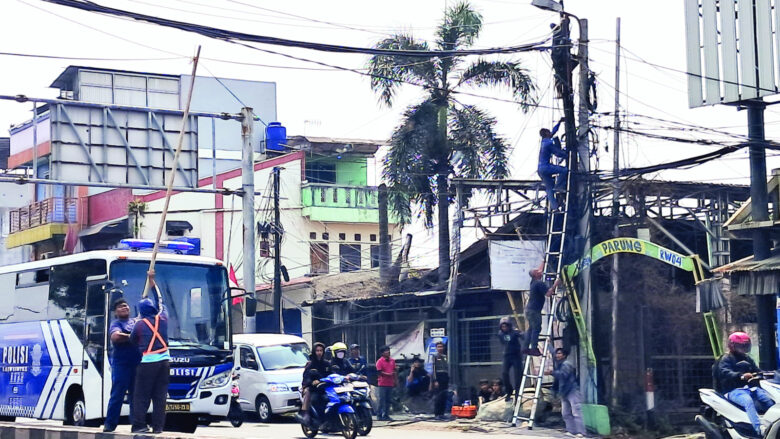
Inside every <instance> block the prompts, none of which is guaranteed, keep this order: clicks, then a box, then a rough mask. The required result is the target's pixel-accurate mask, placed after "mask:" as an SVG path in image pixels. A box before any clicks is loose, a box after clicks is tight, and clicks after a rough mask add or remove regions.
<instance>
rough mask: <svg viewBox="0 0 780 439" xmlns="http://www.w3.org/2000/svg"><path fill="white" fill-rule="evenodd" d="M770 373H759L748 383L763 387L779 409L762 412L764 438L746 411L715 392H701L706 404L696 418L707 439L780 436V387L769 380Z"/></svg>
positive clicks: (769, 438)
mask: <svg viewBox="0 0 780 439" xmlns="http://www.w3.org/2000/svg"><path fill="white" fill-rule="evenodd" d="M769 377H771V374H768V373H758V374H757V375H756V376H755V377H754V378H753V379H752V380H750V381H749V382H748V385H749V386H750V387H756V386H760V387H761V388H762V389H764V390H766V391H767V393H769V396H770V398H772V400H773V401H775V405H773V406H772V407H770V408H769V409H768V410H767V411H766V412H764V413H763V414H761V413H760V412H759V419H760V420H761V426H762V427H763V428H762V429H763V430H764V431H765V433H764V435H763V436H759V435H757V434H756V431H755V429H753V425H751V423H750V419H749V418H748V416H747V413H745V410H744V409H743V408H742V407H740V406H738V405H736V404H734V403H733V402H731V401H729V400H728V399H726V397H725V396H724V395H722V394H720V393H719V392H717V391H715V390H713V389H699V398H700V399H701V401H702V403H703V404H704V406H703V410H702V413H701V414H699V415H696V417H695V418H694V419H695V420H696V423H697V424H699V426H701V428H702V429H703V430H704V435H705V437H706V438H707V439H729V438H731V439H756V438H763V439H777V438H779V437H780V436H778V434H780V384H777V383H774V382H772V381H769V380H767V379H766V378H769Z"/></svg>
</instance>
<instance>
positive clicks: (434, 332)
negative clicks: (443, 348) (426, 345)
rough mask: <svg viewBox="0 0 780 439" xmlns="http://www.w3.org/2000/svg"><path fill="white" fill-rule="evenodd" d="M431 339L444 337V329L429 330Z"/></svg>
mask: <svg viewBox="0 0 780 439" xmlns="http://www.w3.org/2000/svg"><path fill="white" fill-rule="evenodd" d="M431 337H444V328H431Z"/></svg>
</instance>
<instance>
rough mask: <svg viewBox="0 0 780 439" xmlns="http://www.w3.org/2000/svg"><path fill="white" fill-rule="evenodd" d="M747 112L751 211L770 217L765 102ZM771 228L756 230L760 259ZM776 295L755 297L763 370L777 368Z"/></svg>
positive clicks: (757, 102) (765, 218) (755, 251)
mask: <svg viewBox="0 0 780 439" xmlns="http://www.w3.org/2000/svg"><path fill="white" fill-rule="evenodd" d="M744 105H745V106H746V107H747V111H748V139H749V142H750V210H751V215H752V216H753V222H756V223H757V222H761V221H768V220H769V206H768V199H769V196H768V195H767V188H766V149H765V148H766V146H765V142H766V139H765V137H764V109H765V108H766V104H765V103H764V102H763V101H761V100H759V99H756V100H752V101H747V102H745V103H744ZM769 254H770V248H769V230H768V229H767V228H765V227H757V228H755V229H753V259H754V260H755V261H760V260H763V259H766V258H768V257H769ZM776 299H777V295H775V294H764V295H759V296H756V316H757V317H758V318H757V320H758V356H759V367H760V368H761V370H774V369H775V366H776V364H775V363H776V359H775V331H774V329H775V301H776Z"/></svg>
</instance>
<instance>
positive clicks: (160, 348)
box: [130, 275, 171, 433]
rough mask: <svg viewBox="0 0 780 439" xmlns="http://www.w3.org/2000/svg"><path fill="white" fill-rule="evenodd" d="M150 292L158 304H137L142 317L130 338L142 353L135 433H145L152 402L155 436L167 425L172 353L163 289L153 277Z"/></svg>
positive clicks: (134, 410) (134, 413) (147, 301)
mask: <svg viewBox="0 0 780 439" xmlns="http://www.w3.org/2000/svg"><path fill="white" fill-rule="evenodd" d="M149 282H150V283H151V287H150V288H151V289H152V291H153V292H156V295H157V304H155V302H154V301H153V300H152V299H150V298H148V297H146V298H143V299H141V301H140V302H138V312H139V314H140V315H141V318H140V319H139V320H138V322H136V324H135V326H134V327H133V331H132V333H131V334H130V339H131V340H132V341H133V344H135V345H136V346H137V348H138V351H139V352H140V353H141V364H139V365H138V369H137V371H136V376H135V393H134V395H133V405H132V410H131V412H132V413H131V415H132V421H133V426H132V430H131V431H132V432H133V433H146V432H148V431H149V427H148V426H147V425H146V412H147V410H149V403H150V402H151V403H152V406H153V408H152V433H161V432H162V431H163V426H164V425H165V401H166V399H167V395H168V380H169V376H170V360H171V354H170V353H169V352H168V311H167V310H166V309H165V305H163V302H162V295H161V294H160V290H159V289H158V288H157V286H156V285H155V283H154V277H153V276H151V275H150V280H149Z"/></svg>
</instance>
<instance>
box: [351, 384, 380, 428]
mask: <svg viewBox="0 0 780 439" xmlns="http://www.w3.org/2000/svg"><path fill="white" fill-rule="evenodd" d="M347 378H349V380H350V382H351V383H352V406H353V407H354V408H355V416H356V417H357V422H358V434H359V435H361V436H366V435H368V433H370V432H371V428H372V427H373V425H374V420H373V418H372V417H371V411H372V410H371V388H370V387H369V385H368V383H367V382H366V378H365V377H363V376H360V375H357V374H354V373H351V374H349V375H348V376H347Z"/></svg>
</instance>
